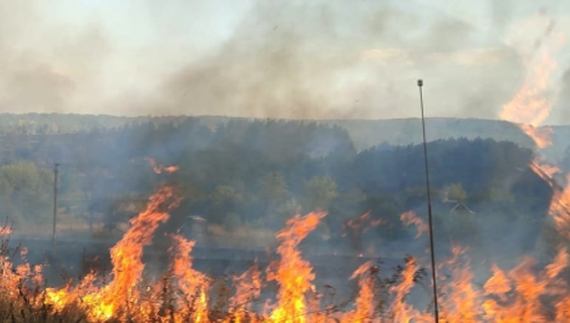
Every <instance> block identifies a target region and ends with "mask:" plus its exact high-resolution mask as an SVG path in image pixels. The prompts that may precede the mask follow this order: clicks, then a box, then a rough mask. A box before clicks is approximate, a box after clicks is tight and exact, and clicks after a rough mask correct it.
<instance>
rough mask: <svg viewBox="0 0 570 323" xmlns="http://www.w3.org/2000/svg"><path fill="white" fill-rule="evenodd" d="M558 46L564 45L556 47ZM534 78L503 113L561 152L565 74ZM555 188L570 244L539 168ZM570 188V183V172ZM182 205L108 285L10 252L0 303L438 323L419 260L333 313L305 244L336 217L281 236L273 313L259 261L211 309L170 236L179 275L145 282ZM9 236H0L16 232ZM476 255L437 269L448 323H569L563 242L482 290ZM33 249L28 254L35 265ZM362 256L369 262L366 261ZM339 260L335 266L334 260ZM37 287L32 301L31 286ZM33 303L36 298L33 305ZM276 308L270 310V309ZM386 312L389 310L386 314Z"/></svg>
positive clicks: (155, 201) (147, 230)
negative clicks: (552, 122) (145, 258)
mask: <svg viewBox="0 0 570 323" xmlns="http://www.w3.org/2000/svg"><path fill="white" fill-rule="evenodd" d="M557 44H558V42H557ZM527 63H528V64H530V65H529V66H530V67H529V74H528V75H527V77H526V79H525V83H524V85H523V86H522V88H521V89H520V91H519V92H518V93H517V95H515V97H514V98H513V99H512V100H511V101H510V102H508V103H507V104H505V106H504V108H503V110H502V112H501V114H500V116H501V118H503V119H505V120H510V121H513V122H516V123H519V124H520V127H521V129H522V131H524V132H525V133H526V134H527V135H528V136H530V137H531V138H533V139H534V141H535V143H536V146H537V147H538V148H544V147H547V146H548V145H550V144H551V140H550V135H551V131H550V130H549V129H547V128H539V127H540V126H541V124H542V123H543V122H544V121H545V120H546V118H547V117H548V115H549V113H550V109H551V107H552V106H553V103H552V100H550V99H549V97H548V95H547V93H546V92H547V90H548V89H549V87H550V85H549V82H550V81H549V80H550V74H551V73H552V71H553V70H554V69H555V68H556V62H555V61H554V60H553V58H552V55H551V54H550V51H549V50H546V49H542V50H540V51H538V55H537V56H536V57H534V58H533V59H527ZM149 163H150V164H151V166H152V168H153V170H154V172H155V173H157V174H161V173H164V172H166V173H172V172H175V171H177V170H178V167H176V166H169V167H164V166H160V165H158V164H157V163H156V162H155V161H154V160H153V159H149ZM530 167H531V169H532V170H534V171H535V172H536V173H537V174H538V175H539V176H540V177H541V178H543V179H544V180H545V181H547V182H548V183H549V184H550V186H551V187H552V190H553V198H552V203H551V205H550V210H549V213H550V216H551V219H552V222H553V224H554V225H555V227H556V229H557V230H558V232H559V233H560V234H561V236H562V237H564V238H566V239H569V240H570V212H569V210H570V208H569V207H570V187H568V186H563V185H560V184H559V183H558V182H557V181H556V180H555V177H556V176H557V175H559V174H560V173H561V171H560V170H559V168H558V167H556V166H554V165H548V164H546V163H544V162H542V161H541V160H539V159H537V160H535V161H534V162H533V163H532V164H531V165H530ZM567 182H569V183H570V174H569V175H567ZM179 203H180V198H179V197H178V196H177V195H176V194H175V192H174V190H173V188H172V187H170V186H168V185H166V186H163V187H161V188H159V189H158V191H157V192H156V193H155V194H154V195H153V196H151V197H150V198H149V201H148V203H147V207H146V209H145V210H144V211H143V212H141V213H140V214H138V215H137V217H135V218H133V219H132V220H131V221H130V224H131V227H130V228H129V230H128V231H127V232H126V233H125V235H124V236H123V238H122V239H121V240H120V241H119V242H118V243H117V244H116V245H115V246H114V247H113V248H112V249H111V250H110V254H111V260H112V264H113V270H112V273H111V275H110V279H111V280H110V282H109V283H103V282H102V281H100V277H99V276H98V275H97V273H95V272H92V273H90V274H88V275H87V276H86V277H85V278H84V279H83V280H81V281H80V282H79V283H78V284H76V285H74V284H73V283H72V282H71V281H70V282H69V283H68V284H66V285H65V286H64V287H62V288H46V289H44V288H43V271H42V267H41V266H31V265H30V264H28V263H24V264H22V265H18V266H15V265H14V263H13V262H12V259H10V257H9V254H8V253H5V252H2V253H0V275H1V277H0V301H1V300H2V299H4V300H8V301H9V302H11V303H10V304H11V305H10V306H15V305H14V304H16V305H18V304H19V305H20V306H21V307H22V308H23V307H26V306H27V307H26V308H30V307H32V308H33V309H36V310H39V309H42V308H44V306H46V305H48V306H49V308H50V309H49V310H50V311H51V312H52V313H63V312H65V311H66V310H68V309H69V308H71V307H73V306H75V307H77V308H78V309H80V310H81V311H83V312H84V313H85V314H86V317H87V319H88V321H89V322H174V323H182V322H201V323H208V322H225V323H230V322H232V323H233V322H236V323H245V322H253V323H255V322H260V323H261V322H264V323H265V322H266V323H278V322H279V323H281V322H283V323H305V322H306V323H309V322H310V323H312V322H317V323H326V322H340V323H353V322H356V323H360V322H362V323H364V322H366V323H369V322H389V323H400V322H414V323H427V322H433V316H432V314H431V313H430V311H426V310H420V309H418V308H416V307H415V306H414V305H412V303H411V302H410V301H409V300H408V298H409V296H410V294H411V293H412V292H413V291H414V290H415V287H416V286H417V285H418V282H420V281H421V277H422V275H421V274H422V263H421V260H419V259H417V258H415V257H412V256H409V257H407V258H406V262H405V265H404V266H402V267H401V268H399V270H398V273H397V275H394V277H393V278H392V279H390V280H389V281H390V282H389V283H383V284H379V283H378V282H379V281H378V280H377V274H378V273H379V267H378V266H376V265H375V264H374V263H373V262H372V261H366V262H364V263H362V264H361V265H360V266H358V268H357V269H356V270H355V271H354V272H353V274H352V275H351V276H350V277H349V279H350V280H354V281H357V285H358V294H357V296H356V298H355V299H354V302H353V304H352V305H353V306H352V307H351V308H350V309H339V308H335V307H334V306H333V307H326V308H323V307H322V304H321V299H320V296H321V295H320V294H319V292H318V289H317V287H316V286H314V284H313V282H314V280H315V278H316V276H315V273H314V272H313V267H312V265H311V263H310V262H309V261H307V260H305V259H304V258H303V257H302V254H301V251H300V247H299V245H300V243H301V242H302V241H303V240H304V239H305V238H306V237H307V236H308V235H309V234H310V233H311V232H312V231H313V230H315V229H316V227H317V226H318V225H319V223H320V221H321V220H322V219H323V218H324V217H325V216H326V213H323V212H315V213H309V214H307V215H305V216H301V215H300V214H297V215H295V216H294V217H293V218H291V219H289V220H288V221H287V222H286V225H285V227H284V228H283V229H282V230H280V231H279V232H277V234H276V238H277V240H278V242H279V246H278V247H277V250H276V251H277V254H278V256H279V258H278V260H276V261H274V262H272V263H271V265H270V266H269V268H267V272H266V273H267V282H275V283H277V286H278V290H277V295H276V298H275V300H274V301H273V302H272V303H274V304H272V303H267V304H268V306H267V308H268V310H267V311H265V310H263V311H256V309H255V308H253V306H252V303H253V302H254V301H255V300H259V298H260V297H261V290H262V288H263V287H264V281H263V279H262V271H261V270H260V269H259V266H258V264H257V263H256V264H255V265H254V266H253V267H252V268H250V269H249V270H247V271H245V272H244V273H242V274H241V275H238V276H235V277H233V280H232V282H233V284H234V287H235V288H234V289H235V293H234V295H233V296H232V297H231V298H229V302H228V305H227V307H226V308H223V309H222V310H220V309H218V308H212V306H211V302H212V297H211V296H212V295H211V292H212V286H213V280H212V278H210V277H208V276H207V275H206V274H204V273H201V272H199V271H197V270H195V269H194V268H193V258H192V255H191V254H192V250H193V248H194V247H195V241H189V240H187V239H186V238H184V237H183V236H181V235H172V236H171V237H172V247H171V248H170V249H169V252H170V254H171V257H172V261H171V263H170V266H169V268H168V270H167V272H166V273H165V276H164V279H162V280H160V281H150V282H144V278H145V277H143V271H144V268H145V264H144V263H143V262H142V255H143V248H144V247H145V246H147V245H149V244H150V243H151V241H152V237H153V235H154V233H155V231H156V229H157V228H158V226H159V225H160V224H161V223H163V222H165V221H166V220H167V219H168V218H169V214H168V212H169V211H170V210H171V209H172V208H174V207H176V206H178V204H179ZM369 216H370V214H369V213H365V214H362V215H360V216H359V217H357V218H356V219H353V220H349V221H347V222H346V227H347V228H349V229H351V230H355V231H359V230H360V228H362V227H363V226H364V225H365V224H364V223H365V222H366V221H369V222H367V223H368V226H369V227H370V226H375V225H380V224H381V223H383V222H382V220H374V221H370V219H369ZM400 219H401V221H402V222H403V223H404V224H406V225H415V226H416V227H417V230H418V232H417V235H416V238H419V237H420V236H421V235H422V234H423V233H424V232H426V231H427V230H428V226H427V224H426V223H424V221H423V220H422V219H420V218H419V217H417V216H416V214H415V213H414V212H413V211H409V212H405V213H403V214H402V215H401V217H400ZM10 232H11V231H10V229H8V228H6V227H0V236H2V235H7V234H10ZM465 251H466V249H465V248H462V247H460V246H457V245H454V246H453V247H452V249H451V257H450V258H449V259H446V260H443V261H441V262H440V263H439V264H438V269H439V270H438V277H437V279H438V281H440V282H441V283H442V284H439V288H440V290H439V291H438V292H439V300H440V304H441V306H440V321H441V322H445V323H452V322H453V323H475V322H489V323H490V322H500V323H514V322H537V323H541V322H569V321H570V293H569V292H570V286H569V285H568V280H567V279H564V278H563V277H564V276H563V275H564V272H565V271H567V270H568V269H570V268H569V266H570V255H569V253H568V251H567V249H566V248H565V247H564V246H563V245H561V246H559V248H558V249H557V253H556V255H555V256H554V257H553V259H552V260H551V261H550V263H548V264H547V265H546V266H544V267H543V268H542V269H540V268H538V265H537V263H536V261H534V260H533V259H532V258H530V257H527V258H525V259H523V261H521V262H520V263H519V264H518V265H517V266H515V267H514V268H513V269H511V270H505V269H502V268H499V267H498V266H496V265H492V266H491V268H490V277H489V278H488V279H487V280H486V281H484V282H483V283H482V284H479V283H476V282H475V278H474V277H475V275H474V273H473V271H472V270H471V267H470V261H469V259H468V257H467V256H466V252H465ZM26 254H27V250H26V249H23V250H22V252H21V253H20V256H21V257H22V258H25V257H26ZM359 256H360V257H362V256H363V255H362V254H360V255H359ZM331 261H334V260H331ZM32 285H33V286H37V287H38V288H39V290H40V292H39V293H38V292H36V293H34V292H33V291H32V290H31V289H30V288H27V286H32ZM25 300H31V303H30V302H28V303H26V301H25ZM269 305H270V306H269ZM380 308H381V309H380Z"/></svg>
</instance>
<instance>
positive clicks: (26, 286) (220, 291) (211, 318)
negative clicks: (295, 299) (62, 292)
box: [0, 233, 424, 323]
mask: <svg viewBox="0 0 570 323" xmlns="http://www.w3.org/2000/svg"><path fill="white" fill-rule="evenodd" d="M242 234H246V233H242ZM8 243H9V240H5V241H4V242H3V243H2V247H1V248H0V256H1V257H0V323H36V322H37V323H40V322H42V323H56V322H58V323H63V322H77V323H79V322H85V323H93V322H95V321H93V320H89V319H88V315H87V312H86V308H85V307H83V306H82V304H81V302H79V303H71V304H68V305H67V306H66V307H65V308H63V309H62V310H59V311H57V310H55V309H54V308H53V307H52V306H50V305H49V302H47V301H46V292H45V289H44V288H43V287H42V286H41V285H42V283H38V282H34V281H33V280H31V279H20V280H19V281H18V283H17V287H16V288H13V286H12V287H8V286H9V285H7V284H6V281H4V278H5V277H10V273H8V272H4V271H3V270H12V273H15V272H16V271H17V270H16V268H11V267H10V266H11V263H10V259H11V258H13V256H14V251H12V253H11V254H8V248H7V246H8ZM2 268H3V269H2ZM401 272H402V268H399V269H398V271H397V272H396V273H395V274H394V275H393V276H392V277H390V278H389V279H381V278H380V276H379V269H378V267H371V268H370V270H369V276H368V277H369V278H368V279H367V280H366V284H368V286H367V287H369V288H370V290H373V291H374V295H375V299H374V300H373V301H374V304H372V305H373V306H374V313H373V316H375V317H386V315H388V314H387V311H386V307H385V306H386V304H387V303H388V297H389V295H388V294H387V292H386V291H388V290H389V288H390V286H394V285H395V284H397V283H398V281H399V279H400V277H401V275H400V274H401ZM417 274H418V280H419V279H421V277H422V276H423V275H424V273H423V271H422V270H420V271H418V273H417ZM174 280H175V279H174V277H172V276H171V273H169V272H166V273H165V274H164V276H163V277H162V279H160V280H158V281H154V282H140V283H139V286H136V287H135V288H136V289H137V290H139V291H141V296H140V299H139V301H138V302H139V303H141V304H144V302H145V301H150V300H152V301H153V302H154V303H155V304H156V305H155V306H154V308H155V309H156V311H154V312H151V313H145V314H144V316H143V315H142V314H141V311H140V310H138V306H139V305H140V304H136V303H135V304H132V303H131V304H130V305H129V306H127V307H126V308H124V310H123V311H119V312H117V313H116V317H114V318H112V319H109V320H107V321H105V322H106V323H114V322H121V323H122V322H130V323H139V322H140V323H142V322H192V321H191V320H187V321H185V320H184V317H182V318H181V317H180V316H177V320H176V321H175V320H174V318H175V317H176V315H179V314H180V313H188V317H191V315H192V313H194V312H195V310H196V308H195V305H194V304H195V303H194V302H193V301H192V298H191V297H190V298H189V299H190V301H187V302H185V303H184V304H185V305H183V306H182V307H180V302H178V304H179V305H178V307H176V306H175V305H173V304H174V303H175V302H174V301H173V300H175V299H177V298H180V297H187V296H188V295H181V294H180V291H179V290H177V288H176V286H174V285H173V284H172V282H173V281H174ZM210 286H211V287H210V288H209V293H208V298H209V300H208V311H207V312H208V320H207V321H206V322H228V323H229V322H235V317H236V315H237V313H238V312H239V313H241V320H240V322H242V323H246V322H251V321H252V319H255V321H257V322H259V319H261V317H260V316H259V314H258V313H257V312H255V311H252V310H248V308H251V307H250V306H252V305H260V304H262V303H263V302H264V300H263V299H261V298H259V297H254V298H251V299H249V300H248V301H247V303H242V304H239V306H237V307H236V306H235V304H234V306H232V305H231V304H232V296H233V295H234V294H235V292H236V286H235V285H234V284H233V282H232V279H231V278H230V277H226V278H224V279H220V280H215V281H213V282H212V283H211V285H210ZM148 287H152V288H148ZM361 287H362V286H361ZM157 290H160V292H156V291H157ZM321 296H322V295H321ZM329 296H330V295H329ZM356 296H357V294H356V291H355V294H354V295H352V296H351V297H348V299H347V300H346V301H344V302H335V301H334V299H333V298H330V297H329V298H327V297H324V298H321V299H320V300H318V299H317V294H314V293H309V294H308V295H307V300H308V303H312V302H314V301H316V302H319V310H315V308H312V309H311V310H308V313H307V317H308V318H310V317H317V316H318V317H320V318H321V319H325V318H327V319H330V320H332V321H333V322H334V321H335V318H339V317H342V316H343V315H344V314H345V313H347V312H349V311H350V309H349V308H348V306H349V304H351V303H353V302H354V300H355V298H356ZM124 304H129V302H128V301H127V300H125V302H124ZM309 312H310V313H309ZM180 319H182V320H181V321H180ZM311 321H312V320H311V319H308V320H307V322H311ZM386 322H389V321H386ZM272 323H273V322H272ZM274 323H277V322H274Z"/></svg>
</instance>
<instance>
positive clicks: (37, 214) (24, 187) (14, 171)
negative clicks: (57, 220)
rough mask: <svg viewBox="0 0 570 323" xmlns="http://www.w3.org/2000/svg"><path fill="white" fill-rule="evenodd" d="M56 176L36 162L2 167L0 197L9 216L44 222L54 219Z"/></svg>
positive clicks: (19, 219)
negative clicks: (53, 203)
mask: <svg viewBox="0 0 570 323" xmlns="http://www.w3.org/2000/svg"><path fill="white" fill-rule="evenodd" d="M52 185H53V175H52V173H51V171H50V170H48V169H45V168H38V167H36V165H35V164H34V163H32V162H18V163H16V164H12V165H4V166H2V167H0V196H1V197H2V200H4V201H3V202H5V203H4V204H3V208H4V211H5V212H6V214H5V215H6V216H9V217H11V218H12V219H13V220H14V221H15V222H19V221H28V222H35V223H42V222H45V221H47V220H48V219H50V218H51V212H50V210H51V208H50V206H51V192H52Z"/></svg>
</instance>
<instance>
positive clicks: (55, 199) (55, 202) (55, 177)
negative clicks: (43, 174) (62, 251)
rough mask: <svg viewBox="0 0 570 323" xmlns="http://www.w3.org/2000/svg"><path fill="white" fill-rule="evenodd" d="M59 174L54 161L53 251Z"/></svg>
mask: <svg viewBox="0 0 570 323" xmlns="http://www.w3.org/2000/svg"><path fill="white" fill-rule="evenodd" d="M58 176H59V164H58V163H56V164H55V166H54V168H53V228H52V230H53V231H52V243H53V252H54V253H55V241H56V230H55V228H56V224H57V186H58V185H57V184H58Z"/></svg>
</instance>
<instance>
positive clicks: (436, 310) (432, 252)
mask: <svg viewBox="0 0 570 323" xmlns="http://www.w3.org/2000/svg"><path fill="white" fill-rule="evenodd" d="M423 85H424V82H423V81H422V80H421V79H420V80H418V87H419V90H420V108H421V111H422V133H423V144H424V165H425V172H426V189H427V202H428V222H429V249H430V255H431V273H432V280H433V304H434V318H435V322H436V323H439V307H438V302H437V274H436V267H435V247H434V242H433V220H432V212H431V190H430V184H429V165H428V157H427V139H426V121H425V116H424V98H423V91H422V87H423Z"/></svg>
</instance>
